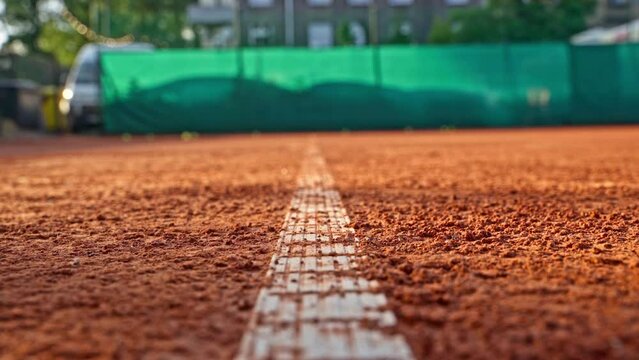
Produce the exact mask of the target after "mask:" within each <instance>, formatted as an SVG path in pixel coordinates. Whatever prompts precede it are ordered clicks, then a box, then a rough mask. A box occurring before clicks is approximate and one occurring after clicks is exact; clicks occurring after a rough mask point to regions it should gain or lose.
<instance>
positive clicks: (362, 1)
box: [346, 0, 371, 6]
mask: <svg viewBox="0 0 639 360" xmlns="http://www.w3.org/2000/svg"><path fill="white" fill-rule="evenodd" d="M346 3H347V4H348V5H350V6H364V5H369V4H370V3H371V0H347V1H346Z"/></svg>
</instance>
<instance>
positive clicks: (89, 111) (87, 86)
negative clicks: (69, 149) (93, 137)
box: [59, 43, 154, 132]
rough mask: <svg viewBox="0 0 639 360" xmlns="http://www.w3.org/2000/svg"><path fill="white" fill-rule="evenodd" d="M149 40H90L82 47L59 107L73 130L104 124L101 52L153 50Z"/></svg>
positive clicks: (77, 130)
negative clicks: (114, 42) (117, 42)
mask: <svg viewBox="0 0 639 360" xmlns="http://www.w3.org/2000/svg"><path fill="white" fill-rule="evenodd" d="M153 50H154V47H153V45H151V44H146V43H132V44H128V45H122V46H106V45H96V44H88V45H85V46H83V47H82V49H80V52H79V53H78V56H77V57H76V59H75V62H74V63H73V66H72V67H71V70H70V71H69V76H68V77H67V81H66V83H65V86H64V89H63V90H62V96H61V99H60V103H59V107H60V112H61V113H62V114H63V115H65V116H66V117H67V124H68V127H69V128H70V129H71V131H73V132H79V131H82V130H86V129H91V128H98V127H100V126H101V125H102V116H101V95H100V72H101V69H100V55H101V54H102V53H104V52H111V51H153Z"/></svg>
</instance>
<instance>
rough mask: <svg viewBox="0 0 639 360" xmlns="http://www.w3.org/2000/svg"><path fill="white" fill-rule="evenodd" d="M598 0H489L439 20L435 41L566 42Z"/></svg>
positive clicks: (432, 36) (433, 33) (583, 26)
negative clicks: (484, 4)
mask: <svg viewBox="0 0 639 360" xmlns="http://www.w3.org/2000/svg"><path fill="white" fill-rule="evenodd" d="M595 6H596V0H556V1H548V0H528V1H522V0H490V1H489V2H488V4H487V5H486V6H484V7H476V8H468V9H460V10H457V11H453V12H451V14H450V16H449V17H448V18H447V19H436V21H435V23H434V24H433V27H432V30H431V33H430V41H431V42H433V43H474V42H500V41H508V42H527V41H565V40H568V39H569V38H570V36H572V35H574V34H575V33H578V32H580V31H583V30H584V29H586V27H587V23H586V18H587V17H588V15H590V14H591V13H592V12H593V11H594V9H595Z"/></svg>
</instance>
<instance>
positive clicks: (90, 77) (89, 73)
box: [76, 59, 100, 84]
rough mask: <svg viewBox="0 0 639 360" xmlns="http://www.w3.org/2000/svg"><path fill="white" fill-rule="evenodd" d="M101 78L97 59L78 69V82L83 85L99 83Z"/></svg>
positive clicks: (84, 63) (81, 65) (83, 64)
mask: <svg viewBox="0 0 639 360" xmlns="http://www.w3.org/2000/svg"><path fill="white" fill-rule="evenodd" d="M99 78H100V69H99V67H98V62H97V59H96V60H93V59H92V61H86V62H83V63H81V64H80V68H79V69H78V77H77V79H76V81H77V82H78V83H81V84H87V83H97V82H98V81H99Z"/></svg>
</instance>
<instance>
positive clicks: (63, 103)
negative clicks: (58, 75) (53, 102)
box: [58, 98, 71, 115]
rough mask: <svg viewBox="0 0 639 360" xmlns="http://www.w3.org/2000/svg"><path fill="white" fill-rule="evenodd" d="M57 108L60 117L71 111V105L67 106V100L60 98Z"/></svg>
mask: <svg viewBox="0 0 639 360" xmlns="http://www.w3.org/2000/svg"><path fill="white" fill-rule="evenodd" d="M58 108H59V109H60V112H61V113H62V115H68V114H69V111H70V110H71V104H69V100H67V99H64V98H62V99H60V102H59V103H58Z"/></svg>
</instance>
